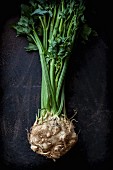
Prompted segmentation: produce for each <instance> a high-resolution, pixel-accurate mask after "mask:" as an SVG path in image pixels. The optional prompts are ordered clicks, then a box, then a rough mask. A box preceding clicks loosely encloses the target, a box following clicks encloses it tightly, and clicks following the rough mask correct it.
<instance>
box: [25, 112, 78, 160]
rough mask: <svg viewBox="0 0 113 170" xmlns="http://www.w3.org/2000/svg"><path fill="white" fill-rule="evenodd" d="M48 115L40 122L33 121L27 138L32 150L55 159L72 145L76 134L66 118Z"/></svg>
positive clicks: (70, 122) (75, 139)
mask: <svg viewBox="0 0 113 170" xmlns="http://www.w3.org/2000/svg"><path fill="white" fill-rule="evenodd" d="M48 115H49V116H48V117H47V118H46V119H45V120H43V121H42V123H40V121H39V120H37V121H35V123H34V124H33V126H32V127H31V129H30V132H29V133H28V140H29V143H30V145H31V149H32V150H33V151H34V152H36V153H38V154H41V155H44V156H46V157H48V158H51V159H53V160H56V159H58V158H60V157H61V156H62V155H64V154H65V153H66V152H67V151H69V150H70V149H71V148H72V147H73V145H74V144H75V143H76V142H77V140H78V136H77V134H76V133H75V131H74V125H73V123H72V121H70V120H69V119H68V118H66V117H65V116H62V117H57V116H56V117H55V116H50V114H48Z"/></svg>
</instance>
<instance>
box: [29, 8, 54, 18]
mask: <svg viewBox="0 0 113 170" xmlns="http://www.w3.org/2000/svg"><path fill="white" fill-rule="evenodd" d="M47 13H48V14H49V15H50V16H51V17H52V12H51V11H50V10H49V11H46V10H43V9H40V8H38V9H36V10H35V11H34V12H33V13H32V14H31V15H35V14H38V15H45V14H47Z"/></svg>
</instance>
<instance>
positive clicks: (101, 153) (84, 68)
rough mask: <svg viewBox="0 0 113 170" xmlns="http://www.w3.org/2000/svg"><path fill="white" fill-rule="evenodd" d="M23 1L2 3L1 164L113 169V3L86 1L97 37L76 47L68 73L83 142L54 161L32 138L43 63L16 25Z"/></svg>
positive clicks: (31, 168)
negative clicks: (37, 148) (39, 151)
mask: <svg viewBox="0 0 113 170" xmlns="http://www.w3.org/2000/svg"><path fill="white" fill-rule="evenodd" d="M22 2H25V1H22V0H10V1H1V2H0V3H1V5H0V98H1V99H0V168H6V169H10V168H11V169H12V170H13V169H14V170H17V169H19V170H21V169H22V170H35V169H38V170H42V169H48V170H56V169H63V168H65V167H69V168H73V169H75V168H77V169H78V170H80V169H82V167H83V168H84V169H85V168H86V169H87V170H112V169H113V137H112V136H113V135H112V134H113V81H112V79H113V76H112V66H113V62H112V54H113V53H112V27H111V25H112V15H111V11H112V9H111V8H112V5H111V4H110V2H109V1H105V2H103V1H102V0H100V1H97V0H90V1H88V0H87V1H86V7H87V13H86V16H87V21H88V23H89V24H90V25H91V27H93V28H94V29H95V30H96V31H97V33H98V37H93V38H91V39H90V40H89V41H88V42H87V44H86V45H85V46H77V47H76V46H75V51H73V55H72V58H71V59H70V63H69V67H68V70H67V76H66V105H67V112H68V116H69V117H71V116H72V115H73V109H77V112H78V113H77V115H76V120H77V123H76V127H77V131H80V133H79V141H78V143H77V144H76V146H75V147H74V148H73V149H72V150H70V151H69V152H68V153H67V154H66V155H65V156H63V157H62V158H61V159H59V160H57V161H56V162H53V161H52V160H49V159H46V158H44V157H43V156H40V155H36V154H35V153H34V152H32V150H31V149H30V147H29V144H28V140H27V129H28V130H29V128H30V127H31V126H32V124H33V122H34V120H35V115H36V113H37V109H38V108H39V106H40V102H39V99H40V85H41V67H40V60H39V56H38V55H37V53H34V52H33V53H27V52H25V49H24V47H25V46H26V45H27V41H26V39H24V38H23V37H18V38H17V37H16V33H15V31H14V30H13V29H12V28H11V25H12V24H13V23H15V22H16V21H17V18H18V16H19V12H20V4H21V3H22ZM26 2H27V1H26Z"/></svg>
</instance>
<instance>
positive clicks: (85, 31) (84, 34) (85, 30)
mask: <svg viewBox="0 0 113 170" xmlns="http://www.w3.org/2000/svg"><path fill="white" fill-rule="evenodd" d="M91 32H92V29H91V27H89V26H88V25H87V24H84V26H83V29H82V32H81V36H82V38H83V39H84V40H88V37H89V36H90V34H91Z"/></svg>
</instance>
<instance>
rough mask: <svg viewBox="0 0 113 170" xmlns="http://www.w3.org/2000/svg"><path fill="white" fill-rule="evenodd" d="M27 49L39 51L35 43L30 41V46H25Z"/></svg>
mask: <svg viewBox="0 0 113 170" xmlns="http://www.w3.org/2000/svg"><path fill="white" fill-rule="evenodd" d="M25 49H26V51H37V50H38V48H37V46H36V45H35V44H32V43H29V45H28V47H25Z"/></svg>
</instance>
